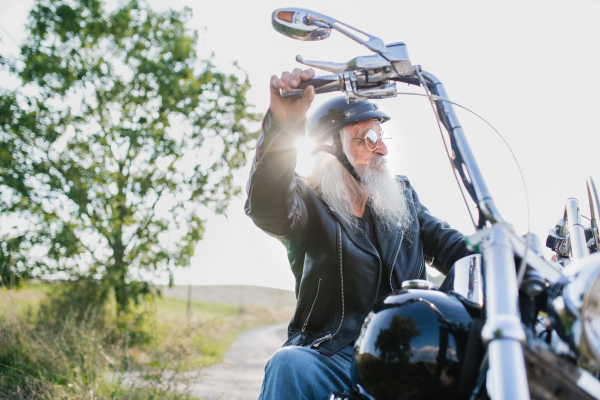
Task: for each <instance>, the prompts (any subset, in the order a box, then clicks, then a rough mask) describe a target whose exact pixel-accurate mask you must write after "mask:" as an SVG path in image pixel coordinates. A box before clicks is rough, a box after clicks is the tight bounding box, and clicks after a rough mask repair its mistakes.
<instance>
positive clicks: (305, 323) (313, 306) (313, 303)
mask: <svg viewBox="0 0 600 400" xmlns="http://www.w3.org/2000/svg"><path fill="white" fill-rule="evenodd" d="M321 281H323V278H319V282H317V294H316V296H315V299H314V300H313V302H312V305H311V306H310V310H309V311H308V315H307V316H306V319H305V320H304V325H302V330H301V331H300V332H304V331H305V330H306V327H307V326H308V321H310V316H311V315H312V312H313V310H314V308H315V304H317V299H318V298H319V292H320V291H321Z"/></svg>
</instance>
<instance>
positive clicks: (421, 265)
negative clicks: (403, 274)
mask: <svg viewBox="0 0 600 400" xmlns="http://www.w3.org/2000/svg"><path fill="white" fill-rule="evenodd" d="M419 259H420V260H421V261H420V265H419V267H418V268H419V272H417V276H415V274H414V272H413V276H412V278H410V279H419V276H420V275H421V271H423V265H425V262H424V260H423V256H422V255H421V257H419Z"/></svg>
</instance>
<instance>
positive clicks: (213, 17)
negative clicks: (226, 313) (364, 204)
mask: <svg viewBox="0 0 600 400" xmlns="http://www.w3.org/2000/svg"><path fill="white" fill-rule="evenodd" d="M31 4H32V2H31V0H24V1H19V2H15V1H12V0H0V23H1V24H2V26H3V27H4V28H6V30H8V31H9V32H10V35H11V36H12V37H13V38H14V40H16V41H17V42H21V41H22V40H23V38H24V28H23V25H24V23H25V20H26V18H27V13H28V10H29V8H30V7H31ZM150 4H151V5H152V7H154V8H155V9H164V8H165V5H164V4H165V3H164V2H159V1H155V0H153V1H150ZM167 4H168V6H169V7H171V8H174V9H180V8H181V7H183V6H184V5H188V6H190V7H191V8H192V9H193V11H194V18H193V21H192V22H191V23H190V26H189V27H190V28H192V29H198V30H199V32H200V43H199V46H200V48H199V53H200V55H201V56H202V57H207V56H209V55H210V53H211V52H214V53H215V63H216V65H217V66H218V67H219V68H221V69H224V70H227V71H232V68H231V62H232V61H235V60H236V61H238V63H239V65H240V66H241V67H242V68H243V69H244V70H245V71H246V72H247V73H248V74H249V77H250V81H251V83H252V85H253V86H254V87H253V89H252V90H251V91H250V93H249V101H250V102H251V103H253V104H254V105H256V110H257V111H260V112H264V111H266V109H267V108H268V88H267V85H268V82H269V77H270V76H271V75H273V74H279V73H280V72H281V71H284V70H291V69H293V68H295V67H298V66H299V64H297V63H296V62H295V61H294V59H295V56H296V55H297V54H301V55H302V56H303V57H304V59H305V60H323V61H335V62H344V61H347V60H349V59H351V58H353V57H356V56H359V55H368V54H369V51H368V50H367V49H366V48H364V47H362V46H360V45H358V44H355V43H354V42H352V41H350V40H349V39H347V38H345V37H343V36H342V35H341V34H338V33H337V32H332V34H331V37H330V38H329V39H327V40H325V41H321V42H300V41H295V40H292V39H289V38H286V37H284V36H282V35H280V34H279V33H277V32H276V31H275V30H273V28H272V27H271V21H270V17H271V12H272V11H273V10H275V9H277V8H281V7H286V6H298V7H303V8H308V9H312V10H315V11H317V12H320V13H322V14H326V15H329V16H331V17H333V18H336V19H338V20H340V21H343V22H345V23H348V24H350V25H352V26H354V27H357V28H359V29H361V30H363V31H366V32H368V33H370V34H372V35H375V36H378V37H380V38H381V39H383V41H384V42H386V43H391V42H405V43H406V45H407V47H408V51H409V55H410V57H411V61H412V63H413V64H415V65H416V64H418V65H421V66H422V67H423V68H424V69H425V70H426V71H428V72H431V73H433V74H434V75H436V76H437V77H438V78H440V79H441V81H442V82H443V83H444V85H445V87H446V90H447V92H448V95H449V97H450V98H451V99H452V100H453V101H455V102H458V103H460V104H462V105H464V106H465V107H468V108H470V109H471V110H473V111H474V112H476V113H477V114H479V115H481V116H482V117H484V118H485V119H486V120H487V121H488V122H490V123H491V124H492V125H493V126H494V127H495V128H496V129H497V130H498V131H499V132H500V133H501V134H502V135H503V136H504V138H505V140H506V141H507V142H508V144H509V145H510V146H511V148H512V150H513V152H514V154H515V155H516V157H517V160H518V161H519V163H520V165H521V169H522V171H523V175H524V177H525V182H526V185H527V190H528V193H529V204H530V220H531V231H532V232H533V233H535V234H537V235H538V236H539V237H540V240H541V241H542V244H544V243H545V240H546V236H547V232H548V230H549V229H550V228H552V227H553V226H554V224H555V223H556V221H557V220H558V219H559V218H560V217H562V214H563V211H564V204H565V200H566V199H567V198H569V197H576V198H578V199H579V201H580V204H581V206H582V209H583V214H584V215H586V216H589V211H588V210H589V208H588V201H587V195H586V191H585V178H586V176H587V175H589V174H591V175H592V176H593V177H594V178H595V180H596V184H597V185H598V186H599V189H600V158H599V157H598V152H599V151H600V129H599V128H598V125H597V123H596V120H595V118H594V117H597V116H598V115H599V111H598V110H599V109H600V99H599V97H598V93H600V79H598V77H597V74H598V71H600V20H599V16H600V0H572V1H567V0H562V1H556V0H543V1H542V0H530V1H515V0H506V1H502V2H499V1H497V2H493V3H492V2H482V1H476V0H473V1H463V0H460V1H459V0H456V1H452V2H449V1H445V0H421V1H418V2H415V1H412V2H408V1H396V2H393V3H392V2H374V3H365V2H364V1H345V2H343V3H340V2H339V1H329V0H319V1H316V0H305V1H304V2H301V3H296V4H294V3H293V2H292V3H289V2H281V1H273V0H262V1H260V2H247V1H239V0H238V1H210V2H197V1H196V2H194V1H183V0H172V1H169V2H168V3H167ZM340 4H343V5H344V7H340ZM384 4H387V5H384ZM0 37H1V38H2V41H1V42H0V52H2V54H7V53H13V54H14V53H15V52H16V50H17V48H16V45H15V44H14V43H13V42H12V41H11V39H10V38H9V37H8V36H7V34H6V32H5V31H4V30H2V29H0ZM317 74H326V72H317ZM398 89H399V91H413V89H410V88H408V87H407V86H406V85H398ZM330 97H331V96H329V95H322V96H317V100H316V101H315V106H318V105H319V104H321V103H322V102H324V101H326V100H327V99H329V98H330ZM380 104H381V107H382V108H383V109H384V110H385V111H386V112H387V113H388V114H389V115H390V116H392V120H391V121H390V122H389V123H387V124H386V126H385V128H386V129H387V130H390V131H391V132H392V134H393V136H394V139H393V141H392V142H390V143H389V144H388V147H389V148H390V155H389V161H390V169H391V170H392V172H393V173H394V174H404V175H407V176H409V178H410V179H411V182H412V184H413V186H414V187H415V188H416V189H417V191H418V193H419V196H420V198H421V201H422V202H423V203H424V204H425V205H426V206H428V207H429V209H430V211H431V212H432V214H434V215H436V216H437V217H439V218H441V219H443V220H446V221H448V222H449V223H450V224H451V225H452V226H453V227H455V228H457V229H459V230H461V231H463V232H464V233H465V234H471V233H473V227H472V224H471V222H470V219H469V216H468V214H467V211H466V207H465V205H464V203H463V201H462V197H461V195H460V192H459V190H458V188H457V185H456V182H455V180H454V178H453V176H452V173H451V170H450V167H449V165H448V161H447V158H446V157H445V153H444V148H443V143H442V141H441V139H440V134H439V132H438V130H437V127H436V124H435V118H434V116H433V114H432V111H431V108H430V106H429V104H428V102H427V100H425V99H423V98H417V97H414V96H399V97H398V98H396V99H391V100H384V101H381V102H380ZM457 113H458V117H459V119H460V120H461V122H462V125H463V126H464V127H465V130H466V133H467V136H468V138H469V141H470V143H471V146H472V148H473V151H474V153H475V156H476V157H477V159H478V162H479V164H480V167H481V169H482V171H483V173H484V176H485V178H486V181H487V183H488V186H489V187H490V190H491V192H492V195H493V196H494V198H495V199H496V202H497V205H498V206H499V208H500V211H501V212H502V214H503V216H504V217H505V219H507V220H508V221H509V222H511V223H512V224H513V225H514V226H515V229H516V230H517V232H519V233H522V234H523V233H525V232H526V231H527V213H526V205H525V197H524V191H523V184H522V183H521V180H520V178H519V174H518V170H517V168H516V165H515V163H514V162H513V161H512V159H511V158H510V153H509V152H508V150H507V149H506V147H505V146H504V145H503V143H502V141H501V140H500V139H499V138H498V137H497V136H496V135H495V134H494V132H493V131H492V130H491V129H490V128H488V127H486V125H485V124H484V123H482V122H481V121H479V120H477V118H475V117H473V116H472V115H470V114H469V113H467V112H465V111H463V110H460V109H457ZM248 172H249V168H245V169H244V170H243V171H240V173H238V174H236V175H237V182H238V183H239V184H240V185H242V186H243V187H245V183H246V180H247V176H248ZM244 200H245V199H244V198H239V199H235V200H234V201H232V203H231V205H230V207H229V210H228V213H227V218H226V217H224V216H207V218H208V220H209V221H208V223H207V225H206V228H207V229H206V234H205V238H204V240H203V241H202V242H201V243H200V244H199V245H198V247H197V252H196V256H195V257H194V259H193V262H192V265H191V266H190V268H188V269H182V270H178V271H177V272H176V274H175V283H176V284H189V283H191V284H194V285H203V284H247V285H263V286H270V287H277V288H284V289H290V290H291V289H293V276H292V273H291V272H290V270H289V267H288V263H287V258H286V255H285V250H284V248H283V246H282V245H281V244H279V243H278V242H277V241H276V240H275V239H272V238H270V237H269V236H267V235H266V234H264V233H263V232H261V231H260V230H259V229H258V228H256V227H255V226H254V225H253V223H252V221H251V220H250V219H249V218H248V217H246V216H245V215H244V212H243V203H244Z"/></svg>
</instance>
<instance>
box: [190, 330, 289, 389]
mask: <svg viewBox="0 0 600 400" xmlns="http://www.w3.org/2000/svg"><path fill="white" fill-rule="evenodd" d="M287 324H288V323H287V322H283V323H279V324H275V325H269V326H266V327H263V328H258V329H253V330H250V331H247V332H244V333H242V334H241V335H239V336H238V337H237V339H236V340H235V342H233V345H232V346H231V349H229V351H228V352H227V353H225V356H224V358H223V362H222V363H220V364H217V365H213V366H211V367H206V368H203V369H202V379H201V380H200V381H199V383H197V384H196V385H194V387H193V389H192V394H194V395H195V396H198V397H200V398H201V399H203V400H256V399H258V395H259V394H260V387H261V384H262V380H263V377H264V374H265V370H264V368H265V364H266V363H267V360H268V359H269V357H271V355H272V354H273V353H274V352H275V351H276V350H277V349H279V348H280V347H281V345H282V344H283V342H285V340H286V336H287V335H286V332H287Z"/></svg>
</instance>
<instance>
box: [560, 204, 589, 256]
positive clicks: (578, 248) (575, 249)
mask: <svg viewBox="0 0 600 400" xmlns="http://www.w3.org/2000/svg"><path fill="white" fill-rule="evenodd" d="M565 213H566V214H567V226H568V228H569V239H570V240H569V242H570V244H571V246H570V247H571V260H578V259H580V258H583V257H585V256H587V243H586V240H585V231H584V230H583V225H581V214H580V212H579V201H578V200H577V199H575V198H573V197H571V198H570V199H568V200H567V204H566V205H565Z"/></svg>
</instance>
